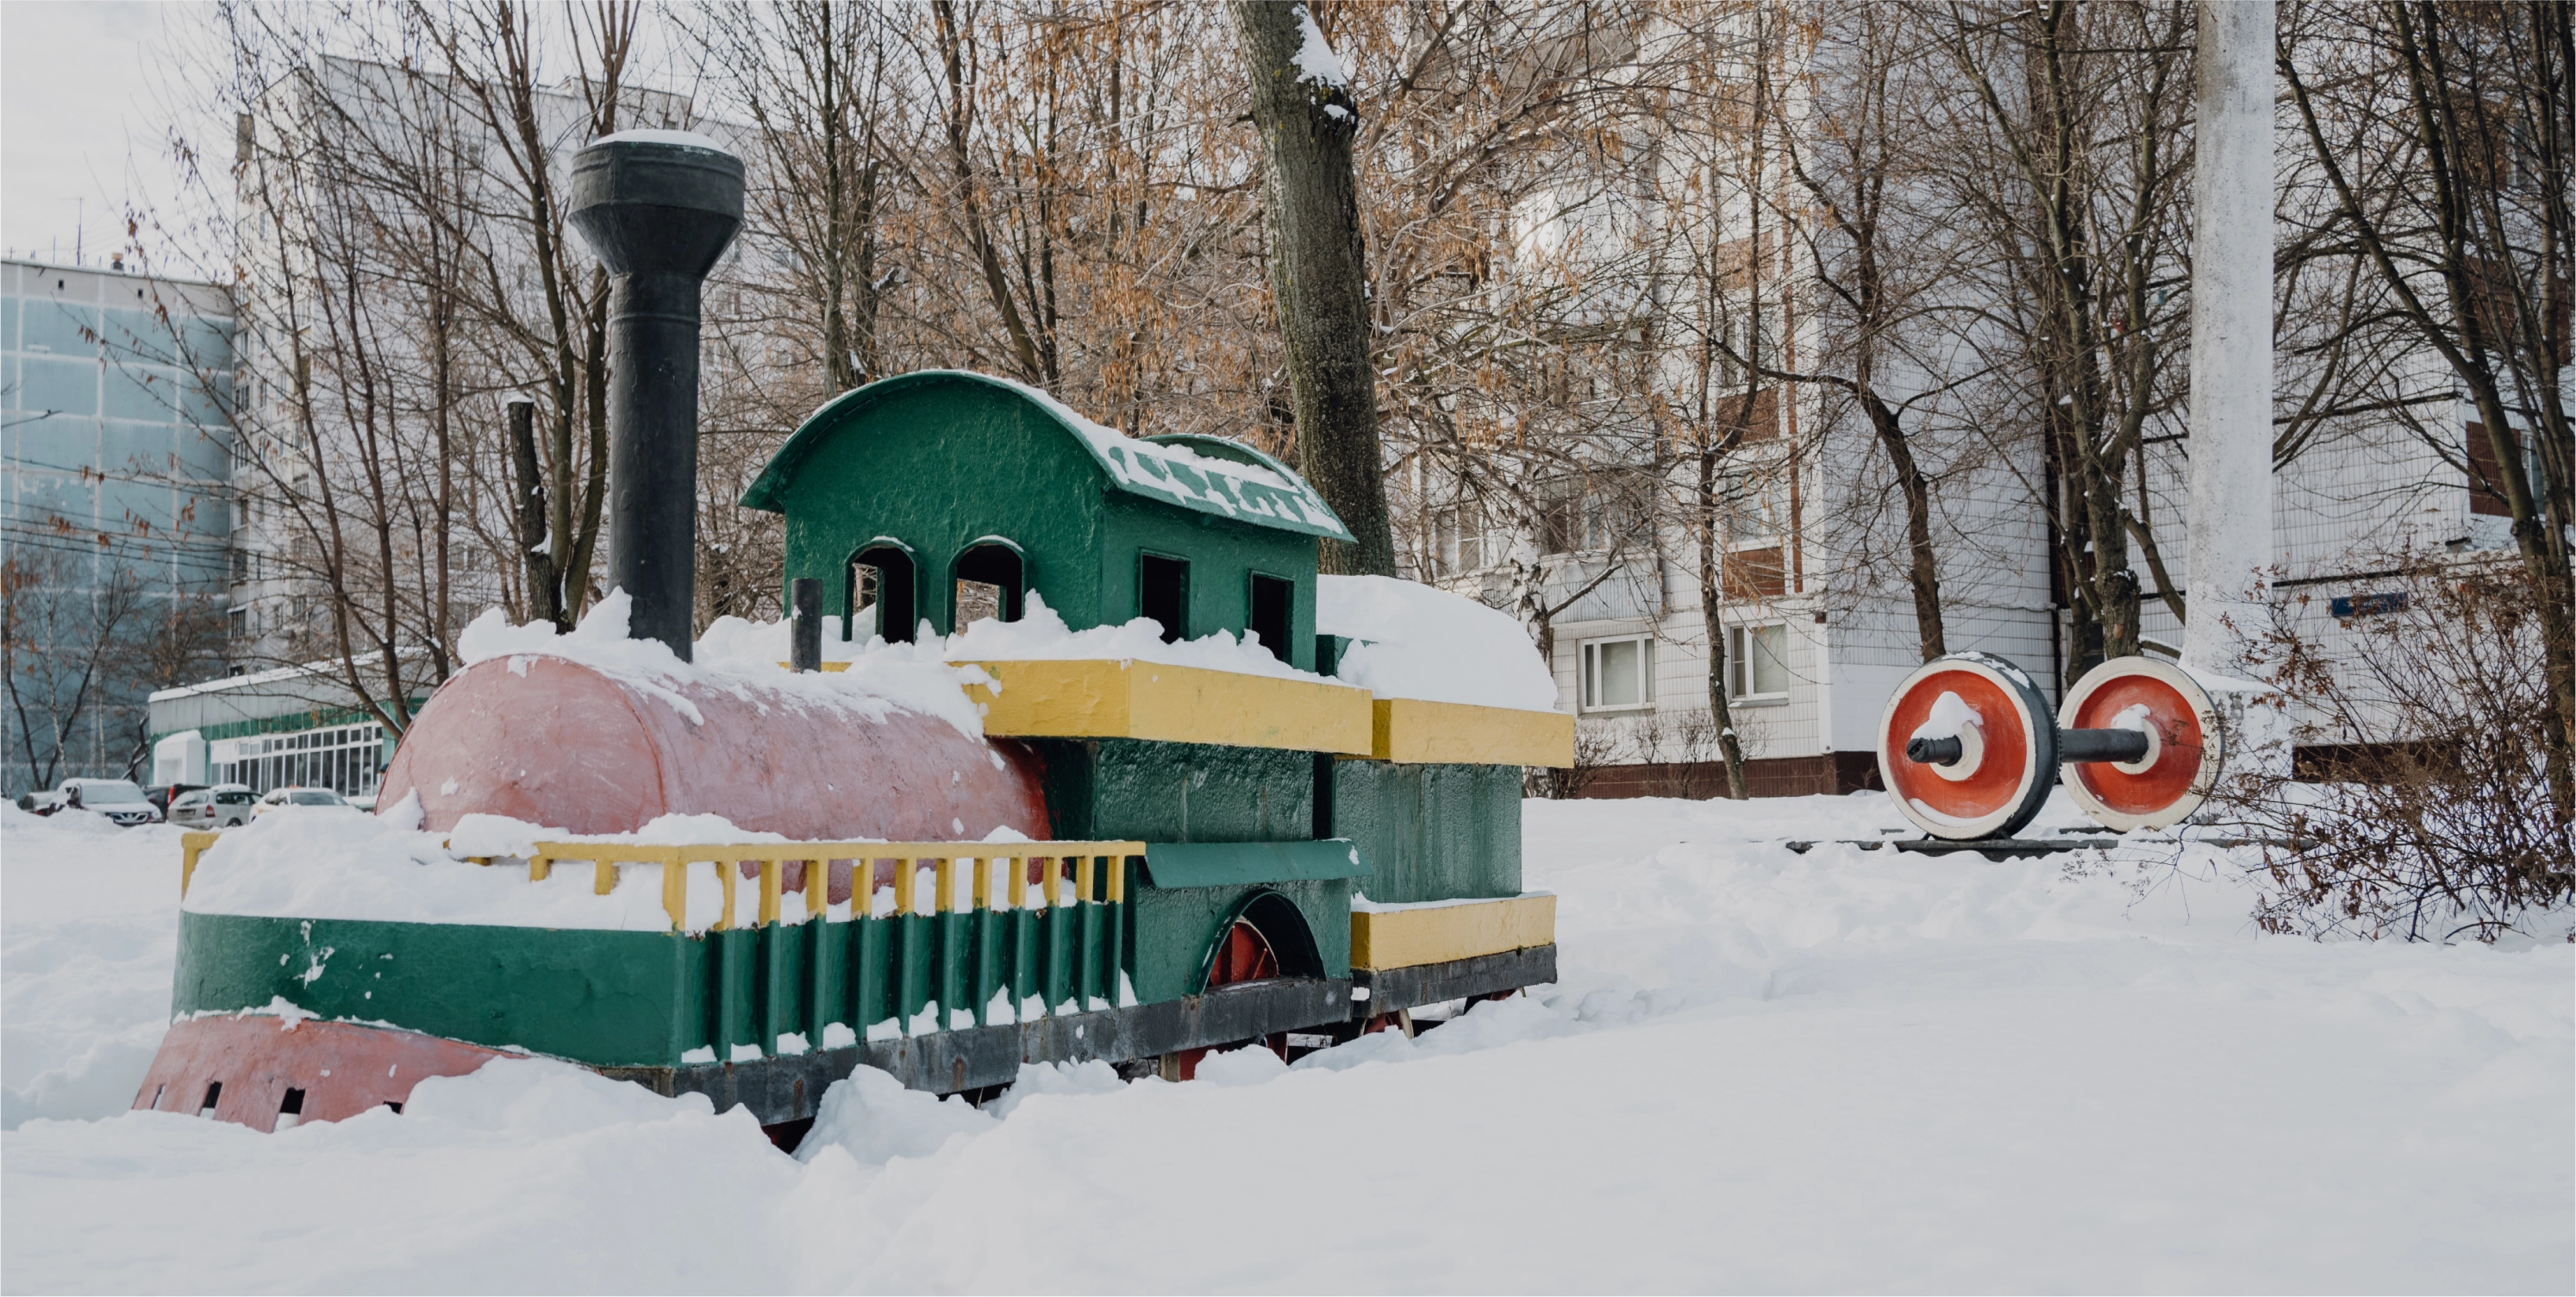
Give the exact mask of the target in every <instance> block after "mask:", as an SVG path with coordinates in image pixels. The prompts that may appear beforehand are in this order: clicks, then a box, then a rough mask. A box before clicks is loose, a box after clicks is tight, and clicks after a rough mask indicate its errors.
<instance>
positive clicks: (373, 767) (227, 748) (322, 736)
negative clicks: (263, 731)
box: [207, 722, 385, 797]
mask: <svg viewBox="0 0 2576 1297" xmlns="http://www.w3.org/2000/svg"><path fill="white" fill-rule="evenodd" d="M384 751H385V732H384V727H383V726H382V725H379V724H376V723H374V722H369V723H367V724H364V725H349V726H333V727H331V728H329V729H321V730H307V731H304V732H303V733H300V734H279V735H269V736H263V737H260V738H249V739H220V740H217V741H216V742H215V743H213V744H212V745H211V746H210V749H209V751H208V754H207V756H208V760H209V762H210V763H211V770H212V773H213V775H214V782H216V783H219V784H247V785H249V787H250V789H251V791H252V792H255V793H265V792H267V791H269V790H270V789H273V788H298V787H302V788H313V787H321V788H329V789H332V790H334V791H336V792H338V793H340V794H341V795H342V796H345V797H366V796H371V795H373V794H374V793H375V791H376V780H377V778H378V777H379V776H380V775H381V774H382V773H383V772H382V767H383V765H384V762H385V757H384Z"/></svg>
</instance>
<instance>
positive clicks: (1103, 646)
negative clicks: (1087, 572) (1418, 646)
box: [942, 590, 1336, 684]
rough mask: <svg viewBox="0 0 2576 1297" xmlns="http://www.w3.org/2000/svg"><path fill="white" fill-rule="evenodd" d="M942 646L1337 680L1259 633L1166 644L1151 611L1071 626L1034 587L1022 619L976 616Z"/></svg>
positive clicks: (959, 655)
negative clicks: (1281, 653)
mask: <svg viewBox="0 0 2576 1297" xmlns="http://www.w3.org/2000/svg"><path fill="white" fill-rule="evenodd" d="M942 652H943V654H944V655H945V656H946V658H947V660H949V661H951V662H1021V661H1058V660H1063V659H1068V658H1081V659H1101V658H1105V659H1111V660H1115V661H1122V662H1159V663H1162V664H1164V665H1165V666H1180V667H1202V668H1205V669H1206V670H1210V671H1235V672H1240V673H1242V674H1245V675H1257V676H1277V677H1279V678H1281V679H1284V680H1312V681H1314V682H1316V683H1318V684H1333V683H1336V682H1335V681H1332V680H1329V679H1326V678H1325V677H1323V676H1319V675H1316V674H1315V673H1314V672H1312V671H1300V670H1298V669H1297V668H1295V667H1292V666H1290V665H1288V664H1287V663H1286V662H1283V661H1281V660H1279V659H1278V658H1276V657H1273V656H1272V655H1271V653H1270V650H1269V649H1266V648H1264V647H1262V645H1261V641H1260V640H1259V639H1258V638H1257V637H1255V636H1253V635H1251V634H1248V633H1247V634H1246V635H1245V636H1244V637H1243V638H1242V639H1236V638H1235V637H1234V633H1233V632H1231V631H1222V630H1221V631H1217V632H1216V633H1214V634H1212V635H1204V636H1201V637H1199V638H1198V639H1192V640H1179V641H1176V642H1173V643H1169V644H1166V643H1164V642H1163V624H1162V623H1161V622H1158V621H1155V620H1153V619H1152V618H1150V617H1139V618H1137V619H1135V620H1134V621H1131V622H1128V623H1127V624H1125V625H1123V626H1094V627H1092V628H1091V629H1089V630H1082V631H1077V630H1071V629H1068V628H1067V627H1066V626H1065V624H1064V618H1063V617H1062V616H1061V615H1059V614H1058V613H1057V612H1056V610H1055V609H1053V608H1049V607H1047V606H1046V600H1044V599H1042V598H1040V597H1038V594H1037V592H1036V591H1034V590H1032V591H1030V592H1029V595H1028V607H1027V608H1026V609H1025V610H1023V612H1022V614H1021V616H1020V619H1019V620H1018V621H1003V620H1001V619H999V618H987V619H985V620H983V621H979V622H976V623H974V624H973V625H970V626H968V627H967V628H966V629H965V630H964V631H963V632H961V633H959V634H956V635H952V636H950V637H949V638H948V640H947V642H946V646H945V648H944V649H943V650H942Z"/></svg>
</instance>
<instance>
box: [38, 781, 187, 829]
mask: <svg viewBox="0 0 2576 1297" xmlns="http://www.w3.org/2000/svg"><path fill="white" fill-rule="evenodd" d="M74 806H77V807H79V808H80V809H82V810H85V811H96V812H98V813H99V814H101V815H104V816H106V817H107V818H108V819H109V820H110V821H111V822H113V823H115V824H117V825H119V826H122V827H125V828H132V827H133V826H135V825H137V824H159V823H160V822H161V808H160V807H158V806H155V805H153V804H152V799H151V798H148V797H145V796H144V795H143V789H142V787H141V786H140V785H138V784H136V783H135V782H134V781H133V780H131V779H66V780H64V781H63V783H62V786H61V787H60V788H57V789H55V790H54V809H56V810H63V809H67V808H70V807H74Z"/></svg>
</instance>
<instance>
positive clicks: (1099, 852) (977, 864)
mask: <svg viewBox="0 0 2576 1297" xmlns="http://www.w3.org/2000/svg"><path fill="white" fill-rule="evenodd" d="M217 841H218V838H217V836H216V835H215V834H213V833H201V832H191V833H184V834H181V835H180V837H179V895H180V896H181V897H182V898H184V897H186V896H187V894H188V884H189V883H190V881H192V880H193V879H194V878H195V877H196V873H197V858H198V857H199V856H201V855H203V854H205V851H206V848H208V847H211V846H213V845H215V843H216V842H217ZM1143 854H1145V844H1144V843H1142V842H742V843H729V844H728V843H699V844H691V845H687V846H641V845H636V844H632V843H623V842H540V843H538V844H537V848H536V854H534V855H532V856H530V857H528V881H529V882H532V883H533V882H539V881H542V880H544V879H546V878H549V877H551V876H552V875H553V873H554V866H555V862H556V861H559V860H587V861H589V862H590V865H591V887H592V890H593V891H595V892H597V893H598V894H599V895H601V896H606V895H608V894H609V893H610V892H612V891H615V890H616V889H617V880H618V871H619V869H620V867H621V866H625V865H660V866H662V910H663V912H664V913H666V914H668V915H670V916H671V926H672V927H673V928H675V929H685V928H687V927H688V913H689V871H688V868H687V867H688V866H689V865H690V864H692V863H694V862H697V861H701V860H704V861H709V862H712V863H714V864H715V865H717V866H718V868H717V869H716V878H717V881H718V883H719V884H720V885H721V886H722V887H723V889H724V911H723V916H722V918H721V919H719V920H718V922H717V924H716V926H717V927H718V928H719V929H730V928H732V927H733V926H734V915H735V905H736V898H735V893H736V888H737V886H738V884H739V883H740V882H741V873H742V871H741V870H740V869H739V868H730V869H729V868H724V866H727V865H733V866H739V865H741V864H742V863H743V862H744V861H753V862H757V863H758V864H759V866H760V915H759V919H758V922H759V923H761V924H771V923H776V922H778V910H779V906H780V904H781V900H782V897H781V891H780V883H781V877H782V875H783V873H784V870H785V866H786V865H787V864H788V863H789V862H791V861H799V862H803V863H805V864H806V865H807V866H809V869H808V872H807V874H806V880H805V910H806V913H808V914H813V915H820V914H822V913H823V912H824V911H826V910H827V909H829V908H830V907H831V900H830V891H831V889H830V887H829V886H828V883H827V875H826V869H825V868H822V867H828V865H829V864H830V862H832V861H835V860H848V861H852V862H858V863H864V864H866V865H869V866H872V865H873V864H874V862H876V861H879V860H892V861H894V862H895V873H894V908H895V913H897V914H910V913H912V912H913V886H914V877H913V876H914V875H915V874H916V873H917V872H919V869H920V866H921V862H923V861H929V862H931V869H932V874H931V876H932V883H931V886H932V889H933V891H934V893H935V896H934V899H933V912H934V913H940V914H945V913H948V912H949V911H950V910H951V909H953V908H954V906H953V901H954V899H955V897H956V873H955V871H956V867H957V862H959V861H961V860H964V861H972V862H974V864H973V866H972V867H973V869H974V871H975V872H974V877H973V880H972V886H973V889H974V893H973V901H972V905H973V908H975V909H978V910H984V909H990V908H992V901H993V892H992V874H993V871H994V870H995V869H997V868H1001V867H1003V866H1006V865H1007V866H1016V867H1013V868H1007V869H1004V870H1003V872H1004V873H1005V875H1006V876H1007V877H1008V879H1009V885H1008V887H1007V889H1006V890H1005V892H1004V893H1003V895H1004V896H1005V898H1006V899H1007V900H1008V903H1009V907H1010V908H1011V909H1014V910H1021V909H1026V908H1028V891H1029V871H1028V869H1027V868H1026V866H1027V863H1028V862H1030V861H1032V860H1045V861H1055V862H1062V861H1066V860H1070V861H1072V862H1073V877H1072V879H1071V880H1070V882H1071V888H1070V890H1071V893H1072V898H1073V900H1074V901H1076V902H1077V903H1078V902H1081V901H1084V900H1088V899H1091V893H1092V890H1093V887H1092V880H1093V877H1094V874H1093V871H1094V870H1095V869H1099V868H1102V867H1103V865H1104V862H1105V863H1106V865H1107V866H1108V867H1107V868H1105V877H1104V878H1103V879H1102V885H1103V887H1104V888H1105V889H1106V893H1107V894H1106V896H1105V897H1103V898H1102V899H1103V901H1104V902H1105V903H1107V904H1111V905H1116V904H1119V903H1121V902H1123V901H1125V900H1126V899H1127V871H1126V870H1124V869H1121V868H1116V867H1115V865H1116V864H1117V862H1120V861H1123V860H1125V859H1126V858H1127V857H1129V856H1141V855H1143ZM473 859H474V861H475V863H477V864H490V863H491V859H490V858H489V857H484V856H477V857H474V858H473ZM872 873H873V870H872V869H863V868H858V867H855V866H854V868H853V869H852V871H851V874H850V898H851V907H852V912H853V913H854V914H864V913H866V912H867V911H866V910H865V909H863V908H861V907H863V906H867V905H870V904H871V903H872V898H873V894H874V889H873V888H872V887H869V886H867V885H866V884H867V883H868V882H871V881H873V878H872ZM1067 881H1068V880H1067V879H1066V878H1065V877H1064V869H1063V868H1062V865H1061V863H1059V864H1058V865H1057V867H1056V868H1052V869H1047V870H1044V871H1042V874H1041V877H1040V883H1039V886H1040V893H1039V894H1040V895H1041V896H1042V897H1043V898H1044V899H1045V901H1046V906H1047V908H1048V909H1054V908H1056V907H1057V906H1060V905H1062V904H1064V903H1065V899H1066V891H1067V887H1066V883H1067Z"/></svg>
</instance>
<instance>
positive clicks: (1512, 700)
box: [1315, 575, 1556, 712]
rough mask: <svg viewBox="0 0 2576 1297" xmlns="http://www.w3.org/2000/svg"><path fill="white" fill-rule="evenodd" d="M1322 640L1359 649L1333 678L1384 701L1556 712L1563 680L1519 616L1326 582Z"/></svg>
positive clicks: (1381, 587)
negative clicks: (1413, 700)
mask: <svg viewBox="0 0 2576 1297" xmlns="http://www.w3.org/2000/svg"><path fill="white" fill-rule="evenodd" d="M1315 631H1316V633H1317V634H1321V635H1339V636H1342V637H1344V638H1346V639H1351V640H1356V641H1359V642H1358V643H1354V644H1353V645H1351V646H1350V647H1349V648H1348V649H1345V650H1343V652H1342V659H1341V662H1340V664H1339V665H1338V666H1337V667H1336V668H1335V670H1334V675H1335V676H1337V677H1339V678H1340V679H1341V680H1342V681H1343V682H1344V683H1346V684H1354V685H1359V686H1361V687H1363V688H1365V689H1367V690H1368V691H1369V692H1370V693H1373V694H1375V695H1377V696H1378V697H1380V698H1419V699H1422V700H1424V701H1427V702H1435V703H1469V704H1473V705H1475V706H1479V707H1508V708H1512V709H1514V710H1517V711H1533V712H1545V711H1554V710H1556V677H1555V675H1554V674H1553V673H1552V672H1550V671H1549V670H1548V669H1547V663H1546V662H1545V661H1543V660H1541V659H1540V657H1539V655H1538V646H1537V645H1535V644H1532V643H1530V638H1529V632H1527V631H1525V630H1523V629H1521V624H1520V623H1519V622H1518V621H1516V620H1514V619H1513V618H1512V616H1511V614H1509V613H1506V612H1502V611H1500V610H1497V609H1494V608H1488V607H1486V606H1485V605H1483V604H1481V603H1478V602H1476V601H1475V600H1473V599H1470V598H1467V597H1466V596H1464V595H1456V594H1451V593H1449V592H1448V591H1446V590H1441V589H1437V588H1435V587H1432V586H1427V585H1423V584H1422V583H1420V582H1418V581H1400V580H1397V579H1396V578H1394V577H1391V576H1330V575H1327V576H1319V577H1317V578H1316V579H1315Z"/></svg>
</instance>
